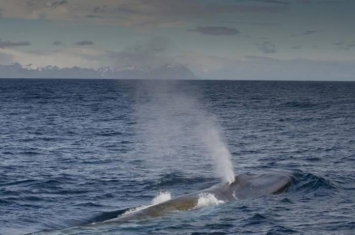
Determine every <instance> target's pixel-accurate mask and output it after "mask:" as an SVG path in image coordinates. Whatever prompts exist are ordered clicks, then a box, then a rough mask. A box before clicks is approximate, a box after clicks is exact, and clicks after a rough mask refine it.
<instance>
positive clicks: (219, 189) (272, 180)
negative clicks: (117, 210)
mask: <svg viewBox="0 0 355 235" xmlns="http://www.w3.org/2000/svg"><path fill="white" fill-rule="evenodd" d="M290 184H291V177H290V176H289V175H287V174H250V173H249V174H242V175H239V176H237V177H235V181H234V182H233V183H231V184H229V183H220V184H217V185H215V186H213V187H211V188H207V189H205V190H202V191H198V192H194V193H190V194H186V195H182V196H179V197H176V198H173V199H171V200H168V201H165V202H162V203H159V204H157V205H152V206H149V207H147V208H144V209H141V210H136V211H133V212H130V213H124V214H123V215H121V216H119V217H117V218H114V219H110V220H107V221H104V223H105V224H107V223H124V222H129V221H133V220H142V219H148V218H153V217H158V216H162V215H164V214H166V213H168V212H172V211H187V210H191V209H194V208H196V207H197V206H198V202H199V199H200V198H201V195H211V196H213V197H214V198H215V199H217V200H218V201H221V202H230V201H236V200H241V199H247V198H255V197H260V196H264V195H269V194H277V193H282V192H285V191H287V189H288V188H289V186H290Z"/></svg>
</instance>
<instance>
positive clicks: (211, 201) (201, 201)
mask: <svg viewBox="0 0 355 235" xmlns="http://www.w3.org/2000/svg"><path fill="white" fill-rule="evenodd" d="M221 203H224V201H221V200H218V199H217V198H216V197H215V195H213V194H212V193H201V194H199V198H198V201H197V206H196V208H200V207H206V206H215V205H219V204H221Z"/></svg>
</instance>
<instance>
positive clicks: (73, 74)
mask: <svg viewBox="0 0 355 235" xmlns="http://www.w3.org/2000/svg"><path fill="white" fill-rule="evenodd" d="M0 78H115V79H187V80H189V79H197V77H196V75H195V74H194V73H193V72H191V70H189V69H188V68H186V67H185V66H183V65H171V64H165V65H162V66H160V67H156V68H147V67H137V66H130V67H123V68H119V69H113V68H109V67H104V68H100V69H97V70H96V69H88V68H80V67H76V66H75V67H72V68H58V67H57V66H47V67H43V68H37V69H32V68H31V66H30V65H29V66H22V65H20V64H19V63H14V64H11V65H0Z"/></svg>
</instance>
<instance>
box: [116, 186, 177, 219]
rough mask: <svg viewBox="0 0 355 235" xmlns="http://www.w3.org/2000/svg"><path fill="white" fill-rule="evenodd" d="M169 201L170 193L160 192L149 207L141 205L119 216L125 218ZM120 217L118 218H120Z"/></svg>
mask: <svg viewBox="0 0 355 235" xmlns="http://www.w3.org/2000/svg"><path fill="white" fill-rule="evenodd" d="M170 199H171V193H170V192H167V191H166V192H160V193H159V194H158V195H157V196H156V197H154V198H153V200H152V201H151V203H150V204H149V205H142V206H138V207H135V208H132V209H129V210H128V211H126V212H125V213H123V214H122V215H121V216H125V215H129V214H132V213H134V212H137V211H141V210H144V209H146V208H148V207H151V206H154V205H157V204H160V203H163V202H166V201H169V200H170ZM121 216H120V217H121Z"/></svg>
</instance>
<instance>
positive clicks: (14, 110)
mask: <svg viewBox="0 0 355 235" xmlns="http://www.w3.org/2000/svg"><path fill="white" fill-rule="evenodd" d="M205 118H208V119H211V118H212V120H214V123H215V124H216V126H218V127H219V128H218V129H219V130H220V133H221V135H222V137H223V139H224V141H225V143H226V144H227V145H228V147H229V149H230V151H231V153H232V162H233V164H234V171H235V172H236V174H240V173H245V172H261V171H262V172H274V171H278V172H279V171H282V172H287V173H290V174H291V175H292V185H291V187H290V190H289V191H288V192H287V193H285V194H280V195H270V196H264V197H261V198H255V199H249V200H243V201H236V202H232V203H225V204H220V205H216V206H206V207H203V208H199V209H195V210H192V211H188V212H173V213H171V214H169V215H166V216H163V217H161V218H155V219H151V220H147V221H140V222H135V223H128V224H125V225H110V226H106V227H97V228H95V227H90V228H87V227H81V226H80V225H83V224H88V223H90V222H95V221H96V222H97V221H103V220H107V219H110V218H114V217H116V216H117V215H119V214H122V213H123V212H124V211H125V210H126V209H127V208H131V207H135V206H138V205H148V204H150V201H151V200H152V199H153V198H154V197H155V196H157V195H158V194H159V192H161V191H168V192H170V193H171V194H172V196H173V197H174V196H177V195H181V194H184V193H188V192H193V191H196V190H200V189H203V188H206V187H209V186H211V185H213V184H215V183H218V182H219V179H218V178H217V177H216V176H215V173H214V166H213V165H214V163H213V161H212V160H211V157H210V156H208V153H207V152H206V150H205V146H204V145H203V144H201V142H200V141H199V140H198V138H197V136H198V135H195V133H196V131H197V132H198V131H199V130H197V129H198V128H197V127H198V123H199V122H203V121H204V119H205ZM0 123H1V125H0V234H25V233H31V232H39V231H42V232H40V233H45V234H47V233H49V234H354V231H355V168H354V167H355V83H345V82H344V83H337V82H238V81H236V82H232V81H228V82H227V81H184V82H172V81H171V82H163V81H149V82H142V81H115V80H6V79H4V80H0ZM204 128H209V127H208V126H205V127H204ZM211 128H212V127H211ZM200 131H201V130H200ZM202 131H203V130H202ZM45 231H47V232H45Z"/></svg>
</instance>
